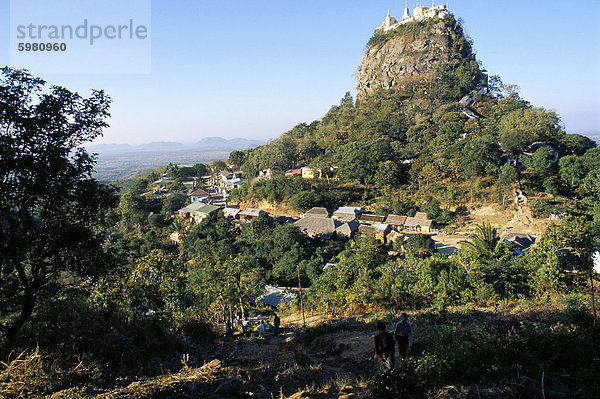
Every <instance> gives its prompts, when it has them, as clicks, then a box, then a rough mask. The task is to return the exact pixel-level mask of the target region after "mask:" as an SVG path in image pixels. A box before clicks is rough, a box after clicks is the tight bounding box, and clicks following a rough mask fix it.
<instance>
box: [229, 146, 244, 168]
mask: <svg viewBox="0 0 600 399" xmlns="http://www.w3.org/2000/svg"><path fill="white" fill-rule="evenodd" d="M245 161H246V153H245V152H244V151H237V150H236V151H231V153H230V154H229V159H228V160H227V162H228V163H229V164H231V165H233V169H235V170H239V169H240V168H241V167H242V165H243V164H244V162H245Z"/></svg>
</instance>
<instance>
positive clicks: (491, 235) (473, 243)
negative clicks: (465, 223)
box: [461, 220, 504, 262]
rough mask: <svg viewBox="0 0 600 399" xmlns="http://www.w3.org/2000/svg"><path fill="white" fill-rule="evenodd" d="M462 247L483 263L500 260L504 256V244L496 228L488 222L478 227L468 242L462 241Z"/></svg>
mask: <svg viewBox="0 0 600 399" xmlns="http://www.w3.org/2000/svg"><path fill="white" fill-rule="evenodd" d="M461 247H462V249H463V250H464V251H466V252H467V253H470V254H472V255H473V256H476V257H477V258H479V259H480V260H481V261H482V262H489V261H491V260H494V259H499V258H500V257H502V255H503V254H504V243H503V242H502V239H501V237H500V236H499V235H498V231H497V230H496V228H495V227H493V226H492V225H491V224H490V222H488V221H487V220H485V221H484V222H483V223H482V224H480V225H477V226H476V230H475V233H474V234H473V235H472V236H471V238H470V239H469V240H468V241H462V242H461Z"/></svg>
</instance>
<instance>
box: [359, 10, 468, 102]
mask: <svg viewBox="0 0 600 399" xmlns="http://www.w3.org/2000/svg"><path fill="white" fill-rule="evenodd" d="M368 46H369V47H368V49H367V51H366V54H365V56H364V58H363V60H362V63H361V65H360V68H359V70H358V85H357V89H358V96H357V97H358V99H359V100H363V99H365V98H366V97H369V96H370V95H372V94H374V93H375V92H377V91H379V90H387V89H391V88H395V89H399V90H411V91H412V92H413V93H415V94H416V93H417V92H418V91H422V92H424V93H425V94H426V93H427V90H428V88H430V87H431V86H432V85H435V84H437V83H439V82H438V81H439V80H440V79H442V75H443V73H444V72H447V71H454V70H455V69H456V68H457V67H460V66H461V65H463V64H464V63H465V62H466V61H469V60H474V57H473V54H472V50H471V45H470V43H469V41H468V40H467V39H466V38H465V35H464V33H463V30H462V28H461V26H460V25H459V24H458V23H457V22H456V21H455V20H454V18H452V17H446V18H444V19H430V20H425V21H422V22H411V23H408V24H405V25H401V26H400V27H399V28H397V29H395V30H393V31H389V32H385V33H380V32H377V33H376V34H375V36H373V37H372V38H371V40H370V41H369V44H368Z"/></svg>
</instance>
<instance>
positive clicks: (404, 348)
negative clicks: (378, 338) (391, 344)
mask: <svg viewBox="0 0 600 399" xmlns="http://www.w3.org/2000/svg"><path fill="white" fill-rule="evenodd" d="M394 339H395V340H396V342H397V343H398V354H399V355H400V356H401V357H402V359H404V358H406V356H408V354H409V353H410V351H411V350H412V345H413V329H412V325H411V324H410V323H409V322H408V315H407V314H406V313H402V315H401V316H400V321H399V322H398V323H396V328H394Z"/></svg>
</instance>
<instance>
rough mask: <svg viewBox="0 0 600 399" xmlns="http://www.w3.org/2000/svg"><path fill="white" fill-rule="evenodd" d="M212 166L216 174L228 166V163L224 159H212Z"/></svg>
mask: <svg viewBox="0 0 600 399" xmlns="http://www.w3.org/2000/svg"><path fill="white" fill-rule="evenodd" d="M210 168H211V170H212V172H213V173H214V174H217V173H219V172H221V171H223V170H225V169H226V168H227V164H226V163H225V162H223V161H212V162H211V163H210Z"/></svg>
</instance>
